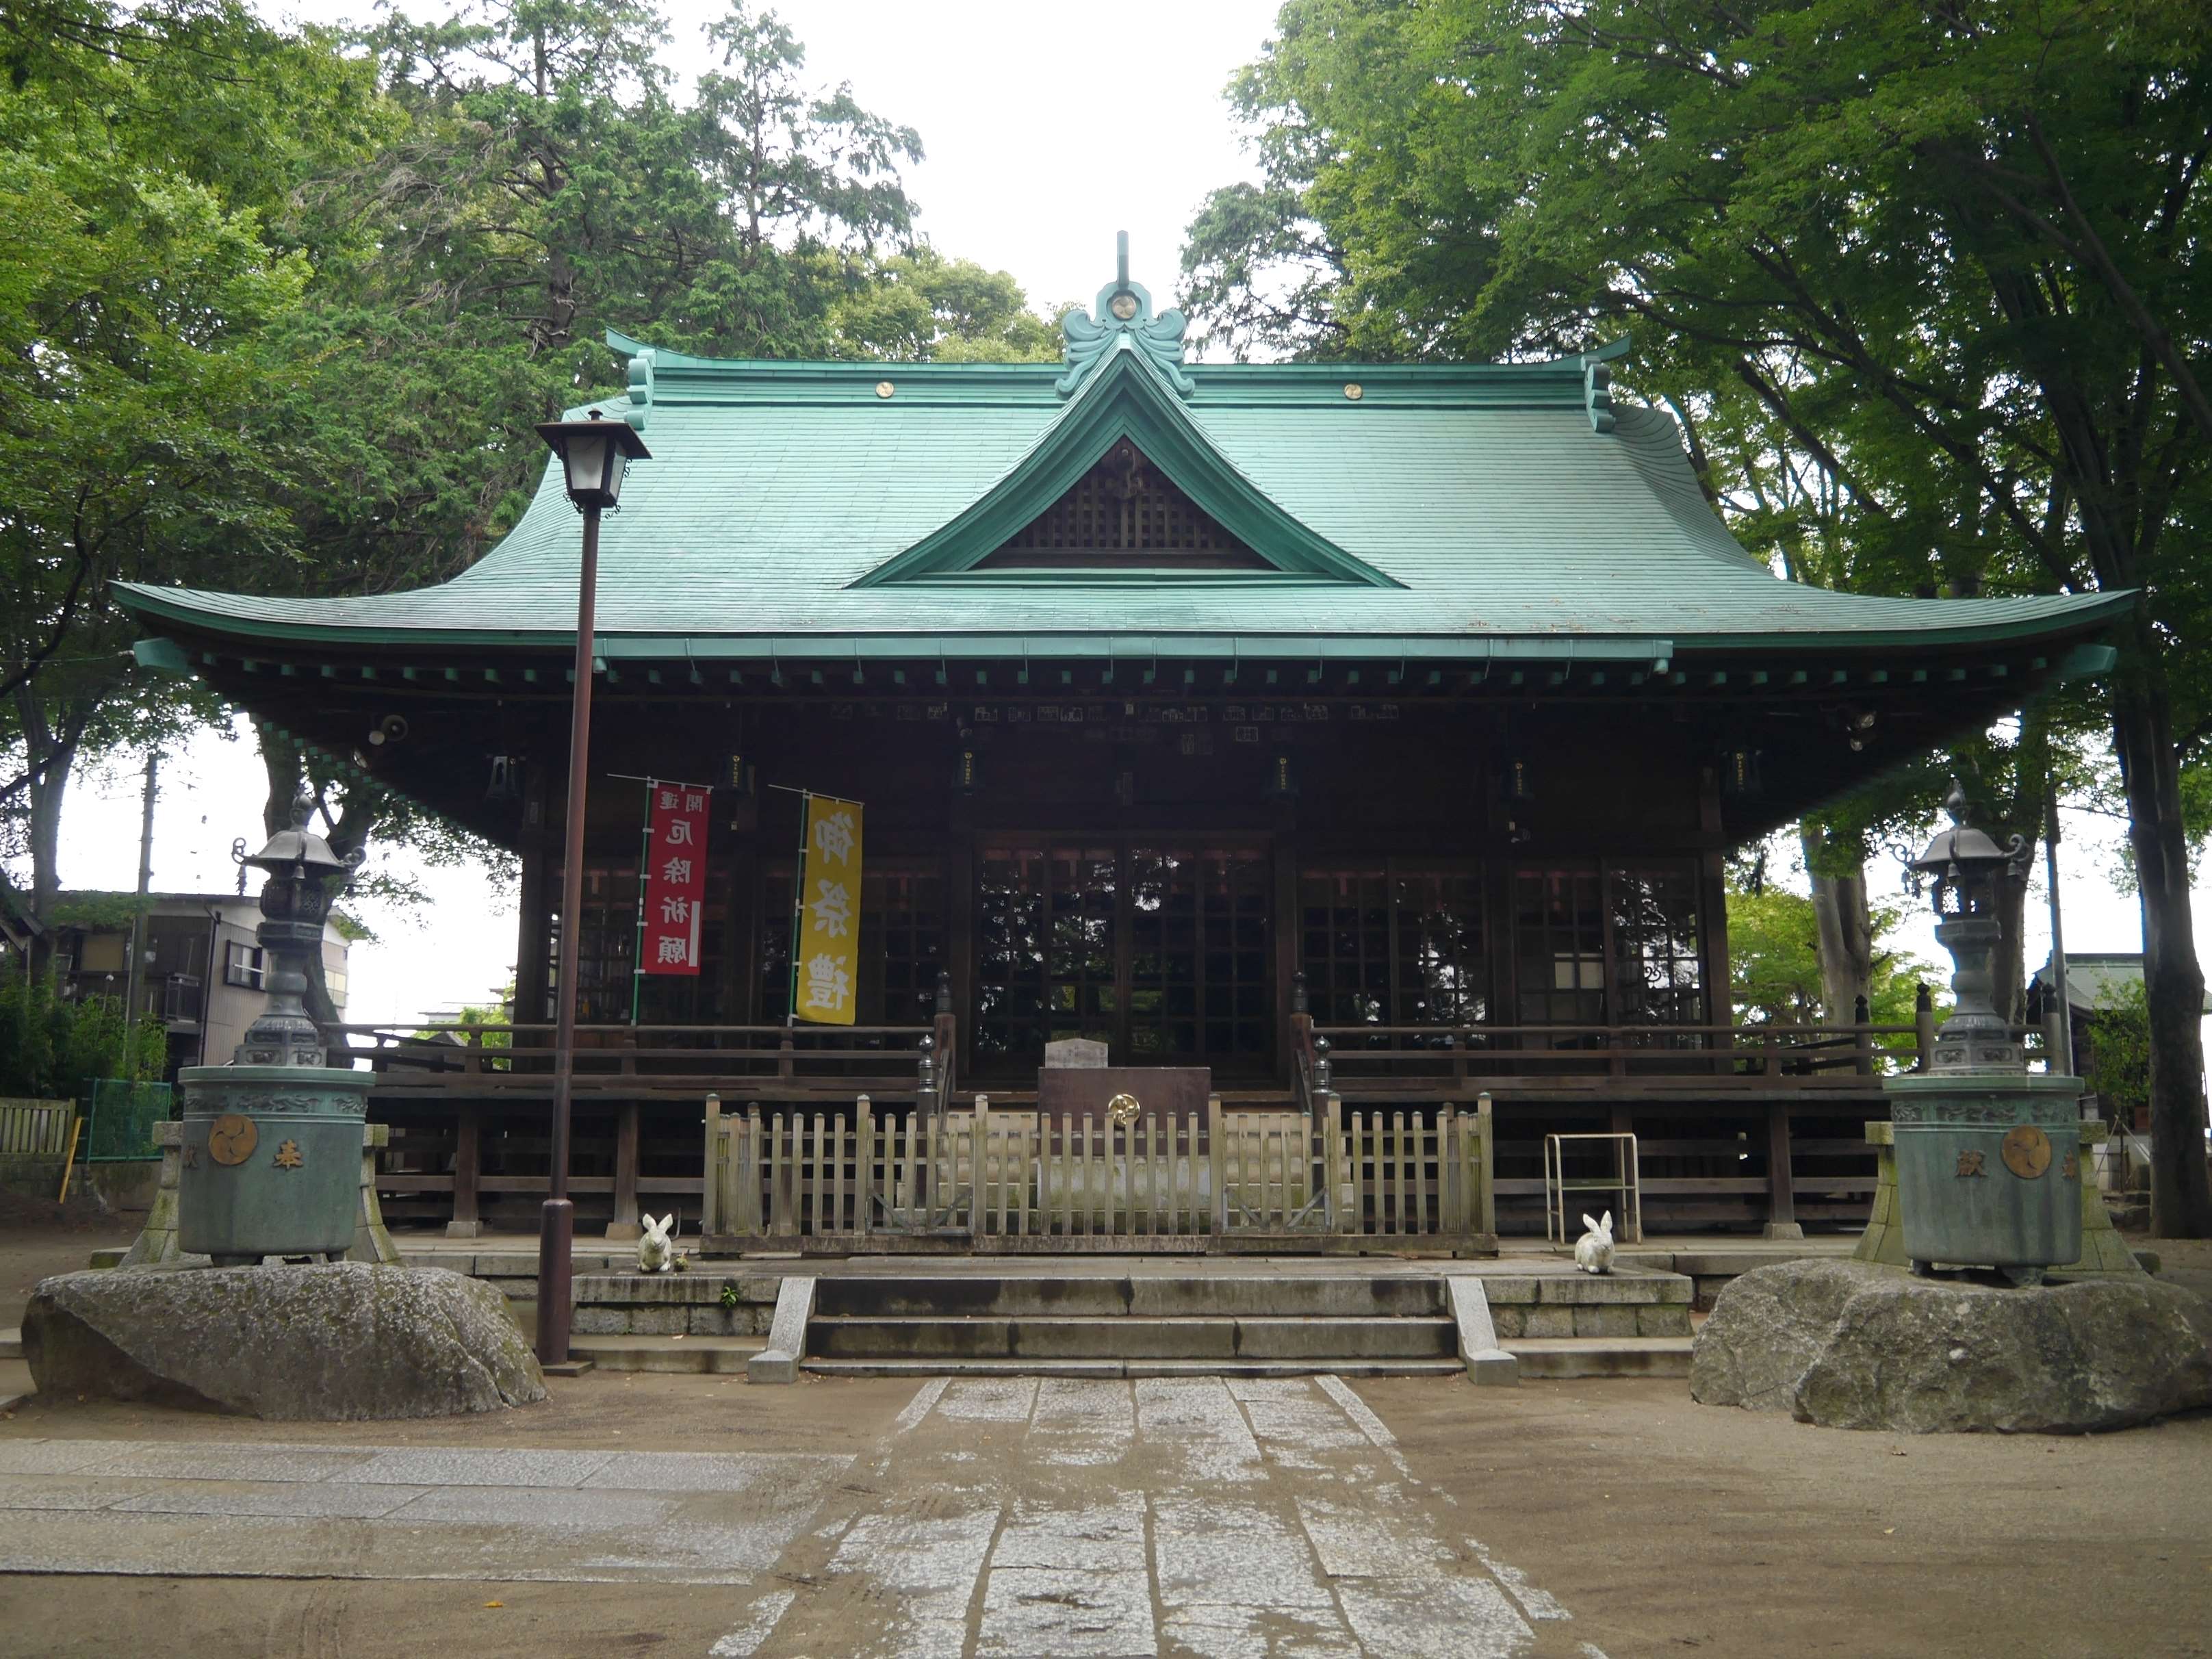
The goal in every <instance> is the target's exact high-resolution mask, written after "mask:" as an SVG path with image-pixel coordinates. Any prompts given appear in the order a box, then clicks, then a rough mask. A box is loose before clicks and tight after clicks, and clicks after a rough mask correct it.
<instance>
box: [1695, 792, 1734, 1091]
mask: <svg viewBox="0 0 2212 1659" xmlns="http://www.w3.org/2000/svg"><path fill="white" fill-rule="evenodd" d="M1698 829H1699V831H1700V833H1701V834H1703V835H1705V836H1708V837H1711V844H1710V845H1709V847H1708V848H1707V850H1706V851H1705V852H1704V853H1703V854H1699V859H1698V918H1699V927H1698V940H1699V945H1700V946H1701V947H1702V954H1703V957H1704V958H1705V960H1704V963H1703V964H1702V965H1703V967H1704V970H1705V1024H1708V1025H1733V1024H1735V985H1734V983H1733V982H1732V981H1730V980H1729V948H1728V854H1727V852H1726V851H1725V850H1724V848H1723V845H1722V839H1723V837H1724V836H1725V835H1726V834H1727V831H1726V829H1724V828H1723V822H1722V816H1721V780H1720V772H1719V769H1717V768H1716V767H1711V766H1700V767H1699V769H1698ZM1714 1044H1715V1046H1716V1047H1718V1048H1733V1047H1734V1045H1733V1043H1732V1042H1729V1041H1728V1040H1726V1039H1723V1038H1715V1039H1714ZM1734 1063H1735V1062H1734V1058H1733V1055H1732V1054H1731V1055H1729V1056H1728V1057H1725V1058H1723V1059H1722V1060H1718V1061H1717V1062H1716V1069H1717V1070H1720V1071H1727V1070H1729V1069H1730V1068H1731V1067H1732V1066H1733V1065H1734Z"/></svg>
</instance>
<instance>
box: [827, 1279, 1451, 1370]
mask: <svg viewBox="0 0 2212 1659" xmlns="http://www.w3.org/2000/svg"><path fill="white" fill-rule="evenodd" d="M1460 1368H1461V1361H1460V1358H1459V1335H1458V1328H1457V1326H1456V1325H1455V1322H1454V1321H1453V1320H1452V1318H1451V1316H1450V1314H1449V1310H1448V1309H1447V1308H1446V1306H1445V1303H1444V1298H1443V1296H1442V1294H1441V1287H1440V1285H1438V1284H1437V1282H1436V1281H1434V1280H1432V1279H1427V1278H1413V1277H1410V1276H1408V1277H1401V1278H1369V1277H1358V1276H1345V1277H1341V1278H1337V1277H1331V1278H1316V1277H1304V1276H1301V1277H1298V1278H1282V1279H1273V1278H1259V1277H1237V1278H1182V1277H1176V1278H1167V1277H1154V1276H1151V1275H1144V1276H1127V1277H1104V1276H1100V1275H1097V1274H1085V1275H1082V1276H1079V1277H1076V1276H1071V1277H1068V1278H1053V1277H1046V1276H1043V1275H1039V1274H1022V1275H1018V1276H1008V1277H1005V1278H985V1277H981V1276H977V1275H973V1274H963V1275H961V1276H959V1277H957V1278H951V1277H948V1278H941V1279H939V1278H922V1277H920V1276H916V1275H899V1276H896V1277H891V1276H885V1277H883V1278H862V1277H859V1276H856V1275H840V1276H838V1277H836V1278H824V1279H820V1280H818V1281H817V1284H816V1286H815V1298H814V1310H813V1316H812V1317H811V1319H810V1320H809V1321H808V1322H807V1325H806V1354H805V1369H806V1370H810V1371H814V1372H817V1373H820V1374H823V1375H827V1376H904V1375H909V1374H912V1375H925V1376H929V1375H943V1374H945V1373H946V1372H948V1371H950V1372H953V1373H956V1374H958V1375H961V1376H993V1375H1021V1376H1178V1375H1206V1376H1223V1375H1226V1376H1294V1375H1297V1374H1299V1373H1301V1372H1312V1371H1333V1372H1338V1373H1341V1374H1348V1375H1352V1376H1421V1375H1426V1374H1436V1375H1443V1376H1449V1375H1450V1374H1452V1373H1454V1372H1455V1371H1457V1370H1460Z"/></svg>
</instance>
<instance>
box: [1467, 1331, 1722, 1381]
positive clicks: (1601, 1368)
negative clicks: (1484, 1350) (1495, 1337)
mask: <svg viewBox="0 0 2212 1659" xmlns="http://www.w3.org/2000/svg"><path fill="white" fill-rule="evenodd" d="M1498 1346H1500V1347H1502V1348H1504V1350H1505V1352H1508V1353H1510V1354H1511V1355H1512V1356H1513V1357H1514V1358H1516V1359H1518V1360H1519V1361H1520V1362H1521V1376H1522V1381H1524V1382H1528V1381H1556V1380H1558V1379H1560V1378H1563V1377H1573V1376H1688V1375H1689V1374H1690V1339H1689V1338H1688V1337H1686V1336H1559V1337H1518V1338H1510V1339H1505V1340H1501V1341H1500V1342H1499V1344H1498Z"/></svg>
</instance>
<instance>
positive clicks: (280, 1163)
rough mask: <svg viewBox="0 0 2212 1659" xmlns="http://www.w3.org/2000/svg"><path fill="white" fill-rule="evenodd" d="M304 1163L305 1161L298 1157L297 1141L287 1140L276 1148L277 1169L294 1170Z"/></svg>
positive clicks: (298, 1146)
mask: <svg viewBox="0 0 2212 1659" xmlns="http://www.w3.org/2000/svg"><path fill="white" fill-rule="evenodd" d="M306 1161H307V1160H306V1159H305V1158H301V1156H300V1143H299V1142H298V1141H296V1140H287V1141H283V1142H282V1143H280V1144H279V1145H278V1146H277V1148H276V1167H277V1168H278V1169H280V1170H296V1169H298V1168H299V1167H300V1165H301V1164H304V1163H305V1162H306Z"/></svg>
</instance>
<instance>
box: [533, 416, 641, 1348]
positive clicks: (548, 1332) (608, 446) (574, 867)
mask: <svg viewBox="0 0 2212 1659" xmlns="http://www.w3.org/2000/svg"><path fill="white" fill-rule="evenodd" d="M538 436H539V437H541V438H543V439H544V440H545V441H546V442H547V443H548V444H549V445H550V446H551V447H552V450H553V453H555V454H556V455H557V456H559V457H560V458H561V466H562V474H563V477H564V482H565V483H566V486H567V489H568V499H569V501H571V502H573V503H574V506H575V508H576V510H577V511H578V512H579V513H582V514H583V515H584V557H583V568H582V570H581V573H580V575H579V577H578V580H577V584H576V670H575V692H574V696H573V698H572V699H571V702H570V714H569V720H568V831H567V834H566V836H564V837H563V839H562V851H561V958H560V966H559V968H558V969H556V973H557V976H558V981H559V984H558V989H557V991H556V995H557V996H558V997H559V999H560V1001H559V1005H558V1010H559V1011H558V1012H557V1014H556V1027H555V1032H554V1038H553V1167H552V1177H551V1181H550V1184H549V1186H548V1188H547V1190H546V1195H545V1207H544V1210H542V1211H541V1212H539V1215H538V1363H539V1364H545V1365H553V1364H562V1363H564V1362H566V1360H567V1359H568V1319H569V1309H568V1303H569V1300H570V1293H571V1287H572V1284H573V1280H574V1273H575V1264H574V1257H573V1255H572V1254H571V1247H572V1245H573V1243H574V1239H575V1236H576V1210H575V1206H574V1205H573V1204H571V1203H570V1202H569V1200H568V1138H569V1137H568V1128H569V1101H570V1097H571V1094H572V1092H573V1091H572V1087H571V1085H572V1084H573V1083H574V1076H575V1063H576V947H577V937H578V933H579V932H580V929H579V928H578V926H577V920H578V917H579V916H580V915H581V913H582V911H583V908H584V797H585V793H586V775H587V772H588V769H589V767H590V764H591V755H592V655H593V651H592V612H593V608H594V606H595V604H596V602H597V598H598V594H597V589H598V586H599V514H600V513H611V512H612V511H614V509H615V508H616V507H617V505H618V504H619V502H620V500H621V496H622V483H623V468H624V466H625V465H626V464H627V463H629V462H630V461H634V460H638V461H642V460H649V459H652V455H651V452H650V451H648V450H647V448H646V447H645V441H644V440H643V439H642V438H641V437H639V436H638V435H637V433H636V431H635V429H634V428H632V427H631V426H630V425H629V422H626V421H609V420H603V419H602V418H600V415H599V410H596V409H595V410H592V411H591V416H590V418H589V419H587V420H581V421H547V422H544V423H543V424H541V425H540V426H539V427H538Z"/></svg>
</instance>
